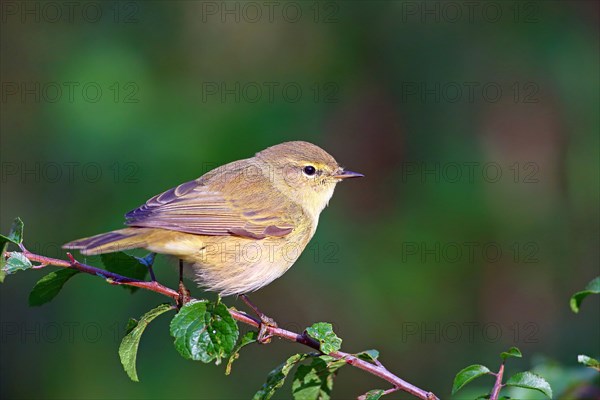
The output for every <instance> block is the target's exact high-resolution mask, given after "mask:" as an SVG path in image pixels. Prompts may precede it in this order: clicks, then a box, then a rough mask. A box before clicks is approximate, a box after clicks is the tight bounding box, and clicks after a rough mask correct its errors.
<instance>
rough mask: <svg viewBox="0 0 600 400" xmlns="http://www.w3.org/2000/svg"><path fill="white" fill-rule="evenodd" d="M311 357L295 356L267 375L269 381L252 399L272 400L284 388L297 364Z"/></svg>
mask: <svg viewBox="0 0 600 400" xmlns="http://www.w3.org/2000/svg"><path fill="white" fill-rule="evenodd" d="M308 357H311V355H310V354H294V355H293V356H291V357H290V358H288V359H287V360H285V362H284V363H283V364H281V365H279V366H278V367H277V368H275V369H274V370H273V371H271V372H269V375H267V381H266V382H265V383H264V384H263V385H262V387H261V388H260V389H259V390H258V392H256V393H255V394H254V397H252V399H253V400H268V399H270V398H271V397H272V396H273V394H275V391H276V390H277V389H279V388H280V387H282V386H283V384H284V382H285V378H287V376H288V374H289V373H290V371H291V370H292V368H294V366H296V364H298V363H300V362H302V361H304V360H305V359H306V358H308Z"/></svg>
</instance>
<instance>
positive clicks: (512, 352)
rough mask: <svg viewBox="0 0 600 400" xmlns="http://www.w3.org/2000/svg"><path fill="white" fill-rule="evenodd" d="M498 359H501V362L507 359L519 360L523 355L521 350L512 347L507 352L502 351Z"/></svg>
mask: <svg viewBox="0 0 600 400" xmlns="http://www.w3.org/2000/svg"><path fill="white" fill-rule="evenodd" d="M500 357H502V359H503V360H506V359H507V358H509V357H516V358H521V357H523V355H522V354H521V350H519V349H518V348H517V347H514V346H513V347H511V348H510V349H508V351H503V352H502V353H500Z"/></svg>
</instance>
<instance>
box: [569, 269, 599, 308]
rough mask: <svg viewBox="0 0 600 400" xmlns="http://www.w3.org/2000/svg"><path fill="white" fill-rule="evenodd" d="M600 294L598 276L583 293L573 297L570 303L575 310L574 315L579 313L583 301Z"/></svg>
mask: <svg viewBox="0 0 600 400" xmlns="http://www.w3.org/2000/svg"><path fill="white" fill-rule="evenodd" d="M599 293H600V276H597V277H596V278H594V279H592V281H591V282H590V283H588V284H587V286H586V287H585V289H584V290H582V291H581V292H577V293H575V294H574V295H573V296H571V301H570V304H571V310H573V312H574V313H578V312H579V307H580V306H581V302H582V301H583V299H585V298H586V297H588V296H589V295H590V294H599Z"/></svg>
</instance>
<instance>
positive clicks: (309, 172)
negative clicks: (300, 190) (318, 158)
mask: <svg viewBox="0 0 600 400" xmlns="http://www.w3.org/2000/svg"><path fill="white" fill-rule="evenodd" d="M303 171H304V173H305V174H306V175H308V176H313V175H314V174H315V172H317V170H316V169H315V167H313V166H312V165H307V166H306V167H304V169H303Z"/></svg>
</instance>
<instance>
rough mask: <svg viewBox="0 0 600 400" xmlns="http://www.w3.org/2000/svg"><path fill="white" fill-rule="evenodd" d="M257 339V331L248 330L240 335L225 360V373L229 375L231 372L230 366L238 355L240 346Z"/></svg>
mask: <svg viewBox="0 0 600 400" xmlns="http://www.w3.org/2000/svg"><path fill="white" fill-rule="evenodd" d="M257 340H258V332H256V331H250V332H248V333H246V334H245V335H244V336H242V340H241V341H240V343H239V344H238V345H237V346H236V347H235V349H234V350H233V351H232V352H231V355H230V356H229V360H228V361H227V366H226V367H225V375H229V374H230V373H231V366H232V364H233V362H234V361H235V360H237V359H238V358H239V357H240V350H241V349H242V347H244V346H247V345H249V344H250V343H254V342H256V341H257Z"/></svg>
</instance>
